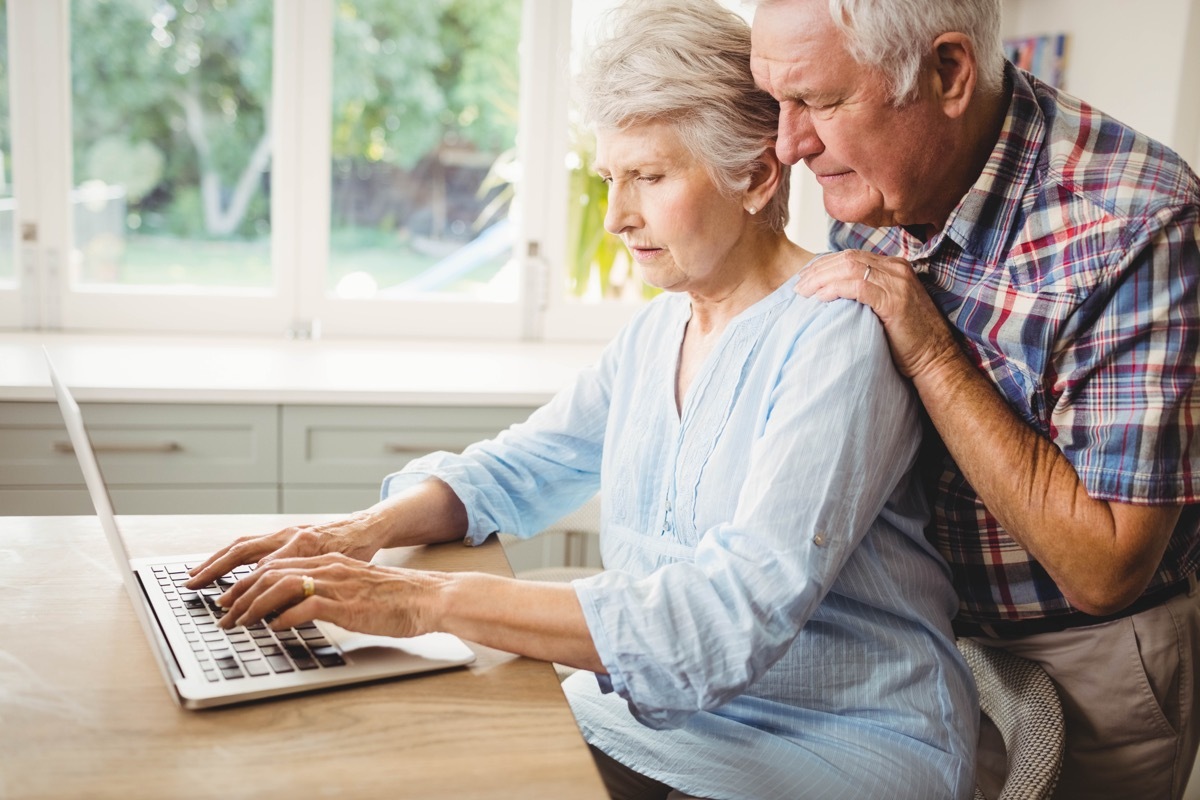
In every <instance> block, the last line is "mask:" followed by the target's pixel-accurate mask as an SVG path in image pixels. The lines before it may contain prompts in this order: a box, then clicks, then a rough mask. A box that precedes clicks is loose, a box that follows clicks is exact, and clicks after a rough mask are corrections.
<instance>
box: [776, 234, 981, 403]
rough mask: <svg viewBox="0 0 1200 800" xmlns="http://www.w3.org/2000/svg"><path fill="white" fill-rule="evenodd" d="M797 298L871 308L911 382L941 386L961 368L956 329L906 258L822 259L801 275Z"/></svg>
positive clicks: (854, 253) (853, 253)
mask: <svg viewBox="0 0 1200 800" xmlns="http://www.w3.org/2000/svg"><path fill="white" fill-rule="evenodd" d="M796 293H797V294H800V295H803V296H805V297H815V298H817V299H819V300H823V301H826V302H828V301H830V300H834V299H837V298H839V297H840V298H846V299H849V300H855V301H857V302H859V303H863V304H864V305H867V306H870V307H871V309H872V310H873V311H874V312H875V315H876V316H877V317H879V320H880V321H881V322H882V323H883V328H884V331H886V333H887V337H888V344H889V345H890V346H891V348H892V360H893V361H895V363H896V368H897V369H898V370H900V372H901V373H902V374H903V375H905V376H906V377H909V378H913V379H917V378H918V377H922V376H924V377H928V378H930V379H931V380H937V379H938V376H940V375H945V374H946V373H947V371H948V370H949V371H950V372H952V371H953V370H954V369H956V368H957V366H956V365H961V361H962V359H963V354H962V351H961V350H960V349H959V346H958V343H957V342H956V341H955V338H954V334H952V333H951V331H950V326H949V325H947V324H946V321H945V319H943V318H942V315H941V313H940V312H939V311H938V309H937V306H935V305H934V304H933V300H931V299H930V297H929V294H928V293H927V292H926V291H925V287H923V286H922V285H921V281H920V279H919V278H918V277H917V274H916V272H915V271H914V270H913V267H912V265H911V264H909V263H908V262H907V261H905V260H904V259H902V258H889V257H885V256H881V255H877V254H875V253H869V252H866V251H863V250H845V251H842V252H839V253H834V254H833V255H829V256H824V257H822V258H817V259H814V260H813V261H811V262H809V264H808V266H806V267H805V268H804V269H803V270H802V271H801V272H800V280H799V281H798V282H797V283H796Z"/></svg>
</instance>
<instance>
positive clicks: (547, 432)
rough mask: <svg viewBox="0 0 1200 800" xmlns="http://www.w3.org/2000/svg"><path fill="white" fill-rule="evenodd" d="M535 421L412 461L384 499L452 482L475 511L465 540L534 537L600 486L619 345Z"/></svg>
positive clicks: (388, 484)
mask: <svg viewBox="0 0 1200 800" xmlns="http://www.w3.org/2000/svg"><path fill="white" fill-rule="evenodd" d="M619 341H620V338H619V337H618V339H617V340H616V341H614V343H613V344H612V345H610V346H609V347H608V348H606V349H605V352H604V354H603V355H602V357H601V360H600V363H599V364H598V365H597V366H594V367H590V368H588V369H585V370H583V371H582V372H581V373H580V375H579V376H578V377H577V378H576V380H575V382H574V383H573V384H572V385H571V386H569V387H568V388H566V389H564V390H562V391H561V392H559V393H558V394H557V395H556V396H555V397H554V398H553V399H552V400H551V401H550V402H549V403H547V404H546V405H545V406H543V407H541V408H539V409H538V410H537V411H535V412H534V413H533V414H532V415H531V416H530V417H529V419H528V420H527V421H525V422H523V423H520V424H518V425H514V426H512V427H511V428H509V429H508V430H506V431H503V432H502V433H500V435H498V436H497V437H496V438H494V439H489V440H486V441H482V442H478V443H476V444H473V445H471V446H470V447H468V448H467V449H466V450H464V451H463V452H462V453H461V454H455V453H447V452H438V453H432V454H430V455H427V456H424V457H423V458H419V459H416V460H414V461H411V462H409V463H408V464H407V465H406V466H405V467H404V469H402V470H400V471H399V472H396V473H393V474H391V475H389V476H387V477H386V478H385V479H384V481H383V488H382V496H383V497H384V498H386V497H390V496H391V495H394V494H397V493H398V492H401V491H403V490H404V489H406V488H408V487H410V486H413V485H414V484H417V483H420V482H421V481H423V480H426V479H428V478H431V477H435V478H439V479H441V480H443V481H445V482H446V483H447V484H448V485H449V486H450V488H451V489H452V490H453V491H454V493H455V494H456V495H458V498H459V499H460V500H461V501H462V502H463V504H464V505H465V506H466V509H467V518H468V526H467V533H466V537H465V540H466V542H467V543H468V544H480V543H482V542H483V541H485V540H486V539H487V538H488V536H490V535H491V534H493V533H498V532H503V533H509V534H513V535H516V536H519V537H530V536H533V535H534V534H536V533H538V532H539V531H541V530H543V529H545V528H546V527H547V526H548V525H550V524H551V523H553V522H555V521H556V520H558V519H560V518H562V517H563V516H564V515H565V514H568V513H570V512H571V511H574V510H575V509H576V508H578V507H579V506H581V505H582V504H583V503H584V502H586V501H587V500H589V499H590V498H591V497H592V496H593V495H595V494H596V492H597V491H598V490H599V488H600V461H601V455H602V449H603V444H604V431H605V427H606V425H607V421H608V407H609V403H610V398H611V386H612V372H613V369H614V367H615V362H616V358H615V355H614V352H615V348H616V346H617V344H618V342H619Z"/></svg>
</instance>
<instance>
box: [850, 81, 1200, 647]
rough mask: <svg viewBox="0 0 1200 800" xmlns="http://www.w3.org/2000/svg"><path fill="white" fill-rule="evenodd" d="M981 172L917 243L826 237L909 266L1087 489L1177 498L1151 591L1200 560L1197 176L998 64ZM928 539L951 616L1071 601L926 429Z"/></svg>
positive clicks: (898, 238) (1029, 614)
mask: <svg viewBox="0 0 1200 800" xmlns="http://www.w3.org/2000/svg"><path fill="white" fill-rule="evenodd" d="M1007 70H1008V72H1007V76H1006V77H1007V82H1008V85H1009V86H1011V87H1012V100H1011V103H1010V105H1009V109H1008V116H1007V118H1006V120H1005V123H1004V128H1003V130H1002V132H1001V134H1000V139H999V141H998V142H997V143H996V147H995V149H994V150H993V151H992V154H991V157H990V158H989V160H988V162H987V166H986V167H985V168H984V170H983V173H982V174H981V175H980V176H979V179H978V180H977V181H976V182H975V185H974V186H973V187H972V188H971V190H970V191H969V192H968V193H967V194H966V196H965V197H963V199H962V201H961V202H959V204H958V206H957V208H955V210H954V212H953V213H952V214H951V216H950V218H949V220H948V221H947V223H946V225H945V227H944V228H943V229H942V231H941V232H940V233H938V234H937V235H936V236H934V237H933V238H932V239H930V240H929V241H928V242H922V241H921V240H919V239H917V238H915V237H914V236H912V235H910V234H909V233H908V232H907V231H906V230H905V229H903V228H883V229H876V228H869V227H866V226H862V225H847V224H844V223H835V224H834V226H833V229H832V232H831V242H832V245H833V247H834V248H835V249H849V248H857V249H864V250H872V251H875V252H879V253H885V254H888V255H894V256H899V257H901V258H904V259H906V260H908V261H909V262H911V263H912V264H913V265H914V267H915V269H916V270H917V272H918V273H920V274H921V277H922V281H923V282H924V284H925V287H926V288H927V289H928V291H929V294H930V296H931V297H932V298H933V300H934V302H935V303H936V304H937V305H938V307H939V308H940V309H941V311H942V313H943V314H944V315H945V316H946V318H947V319H948V320H949V322H950V323H951V325H953V327H954V328H956V329H957V330H958V333H959V338H960V341H961V343H962V346H963V348H964V350H965V351H966V353H967V354H968V355H969V357H970V358H971V359H972V360H973V361H974V363H975V365H976V366H977V367H978V368H979V369H980V370H982V371H983V372H984V374H986V375H987V376H988V378H990V379H991V381H992V383H993V384H994V385H995V386H996V388H997V389H998V390H999V391H1000V393H1001V394H1002V395H1003V396H1004V397H1005V398H1006V399H1007V401H1008V403H1009V405H1010V406H1011V407H1012V409H1013V410H1014V411H1015V412H1016V413H1017V414H1018V415H1019V416H1020V417H1021V419H1023V420H1025V422H1026V423H1027V424H1029V425H1030V426H1032V427H1033V428H1034V429H1035V430H1036V431H1038V432H1039V433H1041V434H1042V435H1043V436H1045V437H1046V438H1048V439H1050V440H1051V441H1053V442H1054V443H1055V444H1056V445H1057V446H1058V448H1059V449H1060V450H1061V451H1062V452H1063V454H1064V455H1065V456H1066V457H1067V460H1068V461H1069V462H1070V463H1071V464H1072V466H1074V468H1075V471H1076V473H1077V474H1078V475H1079V478H1080V480H1081V481H1082V482H1083V485H1084V487H1085V488H1086V489H1087V491H1088V493H1089V494H1090V495H1091V496H1092V497H1094V498H1097V499H1104V500H1116V501H1120V502H1123V503H1132V504H1138V505H1184V506H1185V508H1184V511H1183V514H1182V516H1181V518H1180V520H1179V524H1178V526H1177V527H1176V529H1175V532H1174V534H1173V535H1172V537H1171V541H1170V543H1169V545H1168V546H1167V550H1166V554H1165V555H1164V557H1163V560H1162V563H1161V564H1160V565H1159V568H1158V571H1157V572H1156V574H1155V576H1154V578H1153V579H1152V580H1151V582H1150V586H1149V587H1148V588H1147V592H1148V593H1149V592H1153V591H1155V590H1156V589H1161V588H1162V587H1163V586H1165V585H1167V584H1171V583H1174V582H1176V581H1179V580H1180V579H1182V578H1185V577H1186V576H1187V575H1189V574H1191V573H1193V572H1194V571H1195V570H1196V567H1197V564H1198V563H1200V505H1194V504H1197V503H1198V502H1200V434H1198V432H1197V426H1200V396H1197V394H1195V393H1194V392H1193V386H1194V384H1195V382H1196V376H1197V367H1198V358H1200V357H1198V355H1197V347H1198V345H1200V251H1198V249H1197V242H1198V241H1200V206H1198V202H1200V180H1198V179H1197V177H1196V175H1195V174H1194V173H1193V172H1192V171H1191V170H1189V169H1188V167H1187V165H1186V164H1185V163H1184V162H1183V160H1182V159H1181V158H1180V157H1179V156H1177V155H1176V154H1175V153H1173V152H1171V151H1170V150H1168V149H1167V148H1165V147H1163V146H1162V145H1160V144H1158V143H1157V142H1154V141H1152V140H1150V139H1148V138H1147V137H1145V136H1143V135H1141V134H1139V133H1137V132H1136V131H1134V130H1132V129H1131V128H1129V127H1127V126H1125V125H1122V124H1120V123H1119V122H1116V121H1115V120H1113V119H1111V118H1110V117H1107V116H1105V115H1103V114H1101V113H1100V112H1098V111H1096V110H1095V109H1093V108H1091V107H1090V106H1087V105H1085V104H1083V103H1081V102H1080V101H1078V100H1076V99H1075V98H1073V97H1070V96H1068V95H1065V94H1060V93H1059V92H1057V91H1055V90H1054V89H1052V88H1050V87H1049V86H1047V85H1045V84H1043V83H1041V82H1039V81H1038V80H1036V79H1035V78H1033V77H1032V76H1030V75H1028V74H1026V73H1023V72H1020V71H1018V70H1017V69H1016V68H1015V67H1013V66H1012V65H1011V64H1010V65H1008V67H1007ZM924 450H925V452H924V454H923V460H924V463H925V464H926V466H927V467H928V474H927V478H928V480H929V485H930V492H931V498H932V501H933V506H934V516H933V520H932V522H931V523H930V531H929V533H930V538H931V539H932V540H933V542H934V543H935V544H936V545H937V547H938V549H939V550H940V551H941V552H942V554H943V555H944V556H945V557H946V559H947V560H948V561H949V562H950V566H951V569H952V571H953V573H954V582H955V586H956V588H957V589H958V592H959V597H960V598H961V600H962V608H961V611H960V615H959V619H961V620H966V621H969V622H978V623H989V622H999V621H1004V620H1020V619H1031V618H1037V617H1051V616H1059V615H1064V614H1070V613H1073V612H1074V609H1072V608H1071V606H1070V605H1069V604H1068V602H1067V600H1066V599H1065V598H1064V597H1063V595H1062V593H1061V592H1060V591H1059V590H1058V588H1057V587H1056V586H1055V585H1054V582H1053V581H1052V580H1051V579H1050V576H1049V575H1048V574H1047V573H1046V571H1045V570H1044V569H1043V568H1042V567H1041V566H1040V565H1039V564H1038V563H1037V562H1036V561H1034V560H1033V559H1032V558H1031V557H1030V555H1029V554H1028V553H1027V552H1026V551H1025V550H1024V549H1022V548H1021V547H1020V546H1019V545H1018V544H1017V543H1016V542H1015V541H1013V539H1012V538H1010V537H1009V536H1008V535H1007V534H1006V533H1005V531H1004V530H1003V529H1002V528H1001V527H1000V524H999V523H998V522H997V521H996V518H995V517H993V516H992V515H991V514H990V513H988V510H987V509H986V508H985V507H984V505H983V503H981V502H980V500H979V497H978V496H977V495H976V494H975V491H974V490H973V489H972V488H971V486H970V484H968V483H967V481H966V480H965V479H964V477H963V475H962V472H961V471H960V470H959V468H958V466H957V465H956V464H955V463H954V461H953V460H952V459H951V458H950V457H949V455H948V454H947V453H946V450H945V447H944V446H943V445H942V443H941V441H940V440H939V439H938V438H937V435H936V433H933V432H932V428H931V427H930V429H929V431H928V432H927V437H926V445H925V448H924Z"/></svg>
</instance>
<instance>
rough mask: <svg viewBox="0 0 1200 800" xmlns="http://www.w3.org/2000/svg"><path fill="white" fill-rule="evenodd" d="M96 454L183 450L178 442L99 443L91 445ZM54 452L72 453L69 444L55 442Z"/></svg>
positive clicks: (73, 448) (73, 449)
mask: <svg viewBox="0 0 1200 800" xmlns="http://www.w3.org/2000/svg"><path fill="white" fill-rule="evenodd" d="M92 449H93V450H95V451H96V452H97V453H178V452H180V451H181V450H183V445H181V444H180V443H179V442H101V443H100V444H92ZM54 452H56V453H74V452H75V446H74V445H72V444H71V443H70V442H55V443H54Z"/></svg>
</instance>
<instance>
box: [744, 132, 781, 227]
mask: <svg viewBox="0 0 1200 800" xmlns="http://www.w3.org/2000/svg"><path fill="white" fill-rule="evenodd" d="M782 181H783V164H782V163H780V161H779V156H777V155H775V145H774V143H772V144H770V145H769V146H768V147H767V149H766V150H764V151H763V154H762V155H761V156H759V158H758V167H757V168H756V169H755V170H754V175H753V176H751V178H750V185H749V186H748V187H747V188H746V191H745V193H744V199H743V204H744V205H746V206H753V207H754V208H756V209H759V210H762V209H763V208H766V206H767V203H769V202H771V198H772V197H774V196H775V193H776V192H778V191H779V185H780V183H781V182H782Z"/></svg>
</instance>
